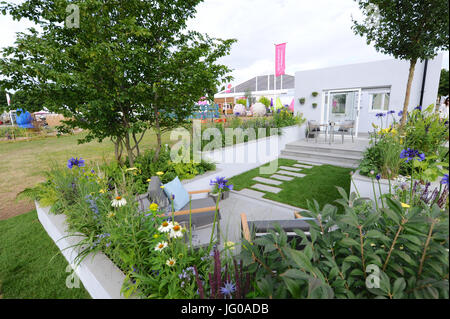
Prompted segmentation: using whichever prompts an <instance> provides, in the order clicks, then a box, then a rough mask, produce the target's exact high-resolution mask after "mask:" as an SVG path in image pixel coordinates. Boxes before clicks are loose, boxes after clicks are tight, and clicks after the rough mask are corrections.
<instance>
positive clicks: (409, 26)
mask: <svg viewBox="0 0 450 319" xmlns="http://www.w3.org/2000/svg"><path fill="white" fill-rule="evenodd" d="M355 1H357V2H358V4H359V7H360V9H361V10H362V12H363V14H364V16H365V19H364V20H363V21H362V22H358V21H356V20H353V23H354V24H353V27H352V28H353V31H354V32H355V33H356V34H358V35H360V36H366V38H367V43H368V44H370V43H373V44H374V46H375V49H376V50H377V51H380V52H382V53H385V54H391V55H393V56H394V57H395V58H397V59H402V60H408V61H409V62H410V67H409V75H408V82H407V85H406V94H405V100H404V104H403V116H402V119H401V125H402V126H403V125H404V123H405V121H406V114H407V110H408V106H409V98H410V91H411V84H412V80H413V77H414V70H415V66H416V63H417V61H418V60H426V59H432V58H433V57H435V56H436V55H437V53H438V51H439V50H448V49H449V31H448V29H449V2H448V1H447V0H397V1H392V0H355Z"/></svg>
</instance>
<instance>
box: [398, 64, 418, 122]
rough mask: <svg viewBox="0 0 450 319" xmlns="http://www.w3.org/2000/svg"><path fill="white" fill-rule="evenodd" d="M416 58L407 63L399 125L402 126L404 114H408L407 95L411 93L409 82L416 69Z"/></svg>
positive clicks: (404, 118)
mask: <svg viewBox="0 0 450 319" xmlns="http://www.w3.org/2000/svg"><path fill="white" fill-rule="evenodd" d="M416 63H417V59H415V60H411V61H410V64H409V75H408V83H407V84H406V93H405V102H404V103H403V114H402V119H401V121H400V127H403V126H404V125H405V123H406V116H407V114H408V106H409V97H410V95H411V84H412V81H413V78H414V70H415V69H416Z"/></svg>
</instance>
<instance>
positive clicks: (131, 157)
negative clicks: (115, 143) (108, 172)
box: [125, 133, 134, 167]
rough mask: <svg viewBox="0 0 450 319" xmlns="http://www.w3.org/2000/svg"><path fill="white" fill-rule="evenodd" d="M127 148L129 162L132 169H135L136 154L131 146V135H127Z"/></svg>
mask: <svg viewBox="0 0 450 319" xmlns="http://www.w3.org/2000/svg"><path fill="white" fill-rule="evenodd" d="M125 148H126V149H127V154H128V161H129V162H130V167H134V154H133V150H132V149H131V145H130V134H129V133H127V134H126V135H125Z"/></svg>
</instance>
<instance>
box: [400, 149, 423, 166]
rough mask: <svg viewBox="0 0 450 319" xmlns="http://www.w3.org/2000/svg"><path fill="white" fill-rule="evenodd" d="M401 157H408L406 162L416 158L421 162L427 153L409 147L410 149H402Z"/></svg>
mask: <svg viewBox="0 0 450 319" xmlns="http://www.w3.org/2000/svg"><path fill="white" fill-rule="evenodd" d="M400 158H406V163H408V162H409V161H411V160H414V159H417V160H418V161H419V162H421V161H423V160H425V154H424V153H420V152H419V151H418V150H414V149H412V148H409V147H408V149H406V150H403V151H401V153H400Z"/></svg>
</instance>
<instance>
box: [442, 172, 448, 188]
mask: <svg viewBox="0 0 450 319" xmlns="http://www.w3.org/2000/svg"><path fill="white" fill-rule="evenodd" d="M441 184H442V185H448V174H445V175H444V176H443V177H442V180H441Z"/></svg>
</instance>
